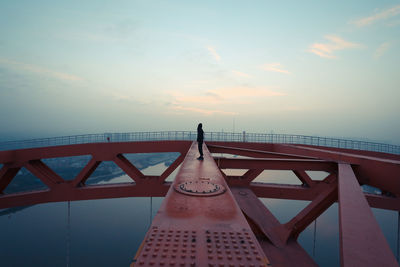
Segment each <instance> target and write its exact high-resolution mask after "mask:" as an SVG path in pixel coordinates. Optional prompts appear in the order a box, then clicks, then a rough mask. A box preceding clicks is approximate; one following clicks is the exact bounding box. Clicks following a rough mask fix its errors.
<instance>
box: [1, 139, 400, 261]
mask: <svg viewBox="0 0 400 267" xmlns="http://www.w3.org/2000/svg"><path fill="white" fill-rule="evenodd" d="M157 152H179V153H180V156H179V157H178V158H177V159H176V160H175V162H173V163H172V164H171V165H170V166H169V167H168V168H167V169H166V170H165V171H164V172H163V173H162V174H161V175H159V176H146V175H144V174H143V173H142V172H141V171H140V170H139V169H138V168H137V167H135V166H134V165H133V164H132V163H131V162H129V160H127V158H126V157H125V156H124V154H126V153H157ZM195 153H196V150H195V148H194V147H193V145H192V142H191V141H146V142H115V143H94V144H78V145H65V146H55V147H44V148H33V149H21V150H11V151H0V163H1V164H3V167H2V168H1V169H0V209H2V208H9V207H15V206H23V205H32V204H38V203H47V202H57V201H76V200H88V199H101V198H118V197H142V196H166V198H165V200H164V202H163V204H162V206H161V208H160V209H161V210H162V211H165V212H164V213H163V212H162V214H163V215H160V216H161V217H160V216H158V217H157V216H156V218H155V219H154V221H153V225H152V226H153V228H151V230H150V231H149V232H148V233H147V234H146V237H145V240H144V243H143V246H142V247H141V248H140V249H139V251H138V254H137V256H136V258H135V264H139V265H143V266H147V265H152V264H153V265H154V264H155V263H156V262H154V260H153V263H151V261H150V260H147V258H146V257H145V256H143V255H144V254H143V253H145V250H143V249H147V247H149V246H148V244H149V242H150V241H149V240H150V238H152V235H153V236H157V237H159V236H158V235H160V233H157V231H161V230H163V231H164V230H165V231H168V230H171V231H173V232H171V235H178V232H176V231H178V230H177V229H176V227H178V226H181V228H182V229H186V228H187V227H186V226H187V225H188V224H187V222H188V221H190V222H191V223H192V224H193V225H194V226H196V225H197V227H198V226H199V224H200V226H201V225H203V226H204V225H206V226H204V227H207V229H208V230H206V231H205V232H201V233H200V232H196V238H194V239H195V240H199V238H200V237H201V238H203V239H204V238H205V239H204V240H214V239H215V240H217V239H218V237H217V236H219V235H221V236H220V238H221V240H223V239H222V238H223V236H224V235H225V234H223V233H225V230H226V233H227V234H228V233H229V232H231V233H232V234H231V235H232V236H231V238H232V239H230V240H231V241H232V240H234V237H233V236H235V235H238V237H239V236H240V234H239V233H241V231H243V233H241V234H245V233H248V234H249V240H250V241H252V242H256V243H254V249H253V250H252V252H254V253H255V254H254V255H256V254H257V253H258V254H257V255H260V256H261V257H259V258H260V260H259V261H260V265H262V266H265V265H269V264H271V265H275V266H315V265H316V263H315V262H314V261H313V259H312V258H311V257H310V256H309V255H308V254H307V253H306V252H305V251H304V249H303V248H302V247H301V246H300V245H299V244H298V243H297V238H298V236H299V234H300V233H301V232H302V231H303V230H304V229H305V228H306V227H307V226H308V225H310V224H311V223H312V222H313V221H314V220H315V219H316V218H318V216H320V215H321V214H322V213H323V212H324V211H325V210H327V209H328V208H329V207H330V206H331V205H332V204H333V203H335V202H338V204H339V230H340V254H341V264H342V266H347V265H348V266H398V265H397V262H396V259H395V257H394V255H393V253H392V252H391V250H390V248H389V246H388V243H387V241H386V239H385V237H384V236H383V234H382V232H381V230H380V228H379V225H378V224H377V222H376V220H375V218H374V216H373V214H372V212H371V209H370V207H374V208H381V209H389V210H395V211H400V156H399V155H393V154H385V153H379V152H370V151H360V150H351V149H339V148H328V147H321V146H310V145H295V144H272V143H248V142H208V143H207V144H205V156H206V159H205V160H204V162H203V163H201V162H199V161H197V160H196V159H195ZM221 154H232V155H238V156H242V157H229V158H228V157H221V156H218V155H221ZM81 155H90V156H91V159H90V161H89V162H88V163H87V165H86V166H85V167H83V169H82V170H81V171H80V173H78V174H77V175H76V177H74V178H73V179H69V180H65V179H63V178H62V177H61V176H60V175H58V174H57V173H56V172H54V171H53V170H52V169H51V168H49V167H48V166H47V165H46V164H45V163H44V162H43V161H42V160H43V159H47V158H58V157H73V156H81ZM103 161H113V162H114V163H115V164H116V165H118V166H119V167H120V168H121V170H123V171H124V172H125V173H126V174H127V175H128V176H129V177H130V178H132V182H131V183H124V184H105V185H87V184H86V181H87V179H88V178H89V177H90V175H91V174H92V173H93V172H94V171H95V170H96V168H97V167H98V166H99V164H100V163H101V162H103ZM201 164H202V165H201ZM178 166H181V167H180V169H179V172H178V175H177V178H176V179H175V181H174V182H173V183H170V182H166V181H165V180H166V178H167V177H168V176H169V175H170V174H171V173H172V172H173V171H174V170H175V169H176V168H177V167H178ZM23 167H24V168H26V169H27V170H29V171H30V172H31V173H32V174H33V175H35V176H36V177H37V178H38V179H40V180H41V181H42V182H43V184H45V185H46V186H47V189H46V190H36V191H31V192H24V193H13V194H6V193H4V190H5V189H6V188H7V186H8V185H9V184H10V182H11V181H12V180H13V179H14V178H15V176H16V175H17V173H18V172H19V170H20V169H21V168H23ZM224 169H245V170H246V172H245V173H244V174H243V175H240V176H230V175H225V174H224V173H223V172H222V171H221V170H224ZM264 170H287V171H292V172H293V173H294V174H295V176H296V177H297V178H298V179H299V183H301V185H288V184H269V183H259V182H254V180H255V179H256V178H257V177H258V176H259V175H260V174H261V173H262V172H263V171H264ZM306 171H325V172H327V173H329V175H328V176H327V177H326V178H325V179H323V180H322V181H316V180H313V179H312V178H311V177H310V176H309V175H308V174H307V172H306ZM188 177H190V179H189V180H188ZM210 177H211V178H212V179H215V180H212V179H211V178H210ZM204 179H206V180H207V179H211V180H207V181H208V182H210V183H212V184H213V183H216V184H220V185H221V188H226V192H223V193H222V194H221V195H219V196H213V197H208V198H207V199H208V200H204V199H205V198H202V199H203V200H201V201H200V202H199V200H198V199H199V198H201V196H199V197H196V196H195V197H193V196H187V195H184V194H180V193H179V192H177V191H176V189H174V188H175V187H176V186H178V185H179V183H180V184H182V183H185V182H192V183H195V182H196V181H197V182H196V183H202V182H203V180H204ZM171 185H172V186H171ZM360 185H370V186H373V187H376V188H378V189H380V190H381V191H382V194H381V195H374V194H369V193H364V192H363V191H362V189H361V187H360ZM217 187H218V186H217ZM210 191H211V190H210ZM259 198H278V199H292V200H308V201H310V203H309V204H308V205H307V206H306V207H305V208H304V209H303V210H302V211H300V212H299V213H298V214H297V215H296V216H294V217H293V218H292V219H291V220H290V221H289V222H287V223H286V224H281V223H279V221H278V220H277V219H276V218H275V217H274V215H273V214H272V213H271V212H270V211H269V210H268V208H267V207H265V205H264V204H263V203H262V202H261V201H260V200H259ZM171 201H172V202H171ZM174 201H175V202H174ZM191 201H193V203H194V205H195V207H196V209H195V210H194V211H193V210H191V208H188V207H187V206H185V205H186V204H187V203H188V202H191ZM218 201H220V203H225V204H226V205H221V204H220V203H218ZM168 203H175V204H174V205H172V204H168ZM183 203H186V204H183ZM196 203H197V204H196ZM199 203H201V204H202V205H200V204H199ZM227 203H230V204H227ZM171 205H172V206H171ZM196 205H197V206H196ZM199 205H200V206H199ZM204 205H205V207H208V208H210V207H211V206H210V205H216V207H218V209H219V212H220V213H219V214H214V215H213V216H214V217H212V216H211V218H209V219H207V220H205V219H204V218H205V217H207V216H208V215H209V213H210V210H206V209H205V208H204V207H203V206H204ZM232 205H233V206H232ZM171 207H174V208H182V209H184V208H183V207H185V208H186V211H185V212H186V213H185V212H184V213H181V210H174V209H172V210H171ZM232 207H233V208H232ZM237 209H239V210H240V211H241V212H240V214H239V213H237ZM174 212H175V213H174ZM193 212H195V214H200V215H201V214H202V215H201V216H200V215H196V216H195V215H193V214H194V213H193ZM196 212H197V213H196ZM185 214H186V215H185ZM189 214H192V215H190V216H192V217H190V216H189ZM207 214H208V215H207ZM223 214H234V216H233V215H232V216H233V217H232V218H233V219H232V218H230V217H229V218H227V217H224V216H222V215H223ZM178 215H179V216H183V217H184V218H186V219H185V220H180V219H177V218H178V217H179V216H178ZM177 216H178V217H177ZM185 216H186V217H185ZM199 216H200V217H199ZM221 216H222V217H221ZM242 217H243V218H242ZM179 218H180V217H179ZM188 218H192V219H188ZM193 218H197V219H193ZM199 218H202V219H199ZM216 219H218V220H219V221H220V222H221V223H220V224H223V222H224V221H225V222H227V225H230V227H227V228H229V229H225V230H224V229H223V227H222V228H221V227H219V226H218V227H217V226H216V225H217V224H218V223H216ZM166 222H169V223H167V224H166ZM245 222H246V223H245ZM172 223H173V224H172ZM173 225H175V226H173ZM218 225H219V224H218ZM203 226H202V227H203ZM189 228H190V227H189ZM189 228H188V229H186V231H188V233H189V234H188V235H190V231H192V230H191V229H189ZM200 228H201V227H200ZM200 228H198V229H200ZM157 229H158V230H157ZM229 230H231V231H229ZM193 231H194V230H193ZM207 231H210V232H207ZM213 232H215V233H216V234H215V236H214V235H213V234H212V233H213ZM207 236H209V238H208V239H207ZM159 238H161V237H159ZM213 238H214V239H213ZM204 240H203V241H201V242H205V243H204V244H203V243H201V242H200V241H199V242H200V243H196V244H197V245H196V250H197V249H200V251H202V250H201V248H200V247H197V246H201V245H204V248H207V247H209V244H207V242H208V241H204ZM164 241H165V240H164ZM164 241H162V242H164ZM162 242H161V243H162ZM165 242H166V241H165ZM196 242H197V241H196ZM163 244H164V243H163ZM164 245H165V244H164ZM230 245H232V246H233V245H234V244H230ZM152 249H153V248H149V250H150V251H152ZM210 249H211V251H212V252H208V254H207V253H206V252H207V250H205V252H204V253H205V254H204V253H203V252H198V253H197V252H196V253H195V252H192V253H191V254H190V255H189V254H187V255H186V254H185V253H186V252H185V253H181V254H179V255H178V256H180V257H186V256H187V257H188V258H185V262H187V263H188V264H189V263H192V262H193V263H195V264H196V263H197V265H198V266H201V264H206V263H210V262H215V264H217V263H224V262H229V260H235V259H236V261H234V262H238V261H240V260H242V258H240V260H239V258H233V259H229V258H228V255H230V254H229V253H230V252H229V253H228V254H226V255H225V254H224V256H223V257H224V258H223V261H222V259H219V258H218V257H219V256H218V253H219V252H218V251H219V250H218V248H217V247H209V250H210ZM188 250H189V249H188ZM214 250H215V251H214ZM239 250H240V248H239ZM185 251H186V249H185ZM224 251H225V252H227V251H229V250H224ZM246 251H247V249H243V250H240V251H239V252H238V255H242V254H243V253H244V254H243V260H244V259H245V258H246V255H247V254H245V253H246ZM225 252H224V253H225ZM188 253H189V252H188ZM199 253H200V254H199ZM201 253H203V254H204V255H203V254H201ZM182 255H184V256H182ZM206 255H209V256H208V257H207V256H206ZM213 255H214V256H213ZM167 256H168V255H167ZM167 256H166V257H167ZM192 256H193V257H194V258H192V260H189V259H190V257H192ZM203 256H204V257H203ZM157 257H158V256H157ZM157 257H155V260H157ZM160 257H161V256H160ZM210 257H211V258H210ZM256 258H257V257H254V258H251V260H250V259H249V261H257V260H256ZM182 259H183V258H182ZM186 259H187V260H186ZM170 260H173V259H170ZM176 262H177V263H178V261H176ZM199 264H200V265H199ZM210 264H211V263H210ZM212 264H214V263H212ZM263 264H264V265H263ZM216 266H217V265H216ZM228 266H229V265H228Z"/></svg>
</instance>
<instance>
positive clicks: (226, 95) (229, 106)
mask: <svg viewBox="0 0 400 267" xmlns="http://www.w3.org/2000/svg"><path fill="white" fill-rule="evenodd" d="M166 93H167V94H168V96H167V97H168V98H170V99H171V101H170V102H171V103H172V104H171V105H170V109H172V110H174V111H177V110H179V111H190V112H196V113H200V114H203V115H212V114H221V115H234V114H238V112H237V111H238V110H242V111H243V110H246V109H247V105H251V104H254V103H259V101H267V100H268V98H271V97H278V96H285V95H286V94H284V93H282V92H278V91H275V90H271V89H269V88H266V87H251V86H238V87H225V88H216V89H210V90H205V91H203V92H193V91H188V92H182V91H169V92H166ZM239 106H241V107H239ZM244 106H245V107H244ZM231 110H234V111H235V112H232V111H231Z"/></svg>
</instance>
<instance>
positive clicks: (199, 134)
mask: <svg viewBox="0 0 400 267" xmlns="http://www.w3.org/2000/svg"><path fill="white" fill-rule="evenodd" d="M203 140H204V131H203V124H201V123H199V125H197V145H198V148H199V153H200V157H198V158H197V159H199V160H203V159H204V157H203Z"/></svg>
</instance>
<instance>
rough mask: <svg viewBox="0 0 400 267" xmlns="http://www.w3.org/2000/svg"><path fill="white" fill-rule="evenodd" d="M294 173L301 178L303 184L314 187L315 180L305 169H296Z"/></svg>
mask: <svg viewBox="0 0 400 267" xmlns="http://www.w3.org/2000/svg"><path fill="white" fill-rule="evenodd" d="M293 173H294V174H295V175H296V176H297V178H299V179H300V181H301V182H302V183H303V185H307V186H308V187H312V186H313V185H314V184H315V182H314V181H313V180H312V179H311V178H310V176H309V175H308V174H307V173H306V172H305V171H303V170H294V171H293Z"/></svg>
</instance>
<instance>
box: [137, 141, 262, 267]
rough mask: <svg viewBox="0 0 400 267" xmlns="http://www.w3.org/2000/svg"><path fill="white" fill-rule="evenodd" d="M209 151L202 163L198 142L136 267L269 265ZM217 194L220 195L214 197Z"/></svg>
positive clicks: (142, 249) (141, 249)
mask: <svg viewBox="0 0 400 267" xmlns="http://www.w3.org/2000/svg"><path fill="white" fill-rule="evenodd" d="M203 150H204V160H197V159H196V158H197V156H198V152H197V144H196V143H193V145H192V146H191V148H190V150H189V151H188V153H187V155H186V157H185V159H184V161H183V163H182V165H181V167H180V169H179V172H178V174H177V176H176V178H175V180H174V183H173V185H172V186H171V188H170V189H169V191H168V193H167V196H166V197H165V199H164V201H163V203H162V204H161V207H160V209H159V211H158V213H157V215H156V217H155V218H154V220H153V222H152V225H151V227H150V230H149V232H148V233H147V234H146V236H145V239H144V241H143V243H142V245H141V247H140V248H139V250H138V252H137V255H136V257H135V261H134V263H133V264H135V266H160V263H163V264H166V265H170V264H173V265H179V266H181V265H184V266H222V265H224V266H229V264H231V265H232V264H233V265H234V266H240V264H242V265H246V266H251V265H254V266H267V264H268V259H267V258H266V256H265V254H264V252H263V250H262V249H261V247H260V245H259V243H258V242H257V239H256V237H255V236H254V234H253V232H252V231H251V228H250V226H249V225H248V223H247V221H246V219H245V217H244V215H243V213H242V212H241V210H240V208H239V206H238V205H237V203H236V202H235V199H234V198H233V195H232V193H231V191H230V190H229V188H228V186H227V184H226V182H225V180H224V177H223V176H222V174H221V171H220V170H219V169H218V167H217V165H216V164H215V162H214V159H213V158H212V156H211V154H210V153H209V151H208V149H207V147H206V146H205V145H203ZM182 188H185V190H186V191H184V192H183V191H182V190H183V189H182ZM186 188H187V189H186ZM189 188H190V190H189ZM201 188H203V189H201ZM205 188H207V189H206V190H205ZM208 188H210V190H209V189H208ZM224 188H225V190H223V189H224ZM211 189H213V190H219V191H216V192H217V193H216V194H214V193H213V192H215V191H213V190H211ZM197 190H198V193H195V192H197ZM218 193H219V194H218ZM133 264H132V265H133Z"/></svg>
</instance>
